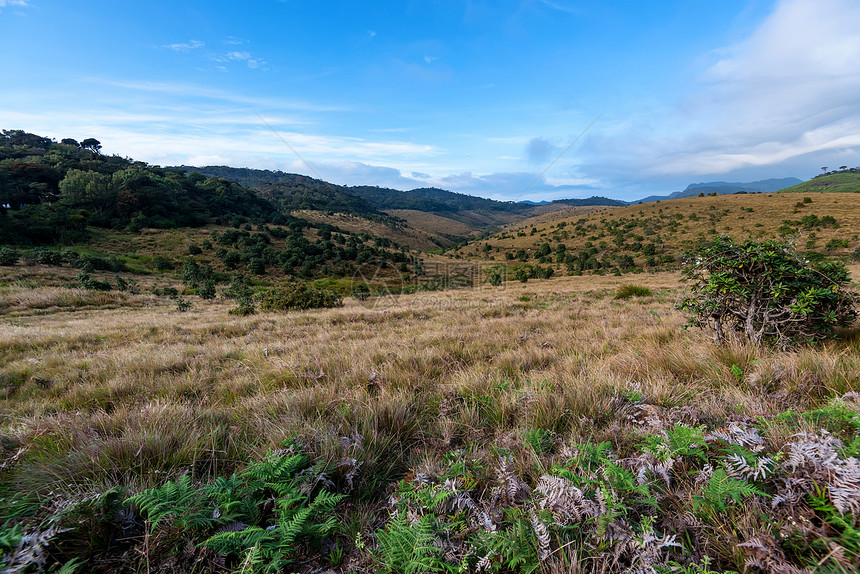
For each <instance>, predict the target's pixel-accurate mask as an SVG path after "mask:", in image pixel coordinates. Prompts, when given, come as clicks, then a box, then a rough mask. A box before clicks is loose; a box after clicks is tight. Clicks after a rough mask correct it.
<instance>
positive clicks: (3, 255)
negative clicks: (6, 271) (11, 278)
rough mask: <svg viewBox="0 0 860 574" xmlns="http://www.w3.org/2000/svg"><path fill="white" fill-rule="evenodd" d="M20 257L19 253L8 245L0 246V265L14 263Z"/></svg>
mask: <svg viewBox="0 0 860 574" xmlns="http://www.w3.org/2000/svg"><path fill="white" fill-rule="evenodd" d="M19 259H21V254H20V253H18V252H17V251H15V250H14V249H9V248H8V247H0V265H15V264H16V263H18V260H19Z"/></svg>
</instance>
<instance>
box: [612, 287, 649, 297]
mask: <svg viewBox="0 0 860 574" xmlns="http://www.w3.org/2000/svg"><path fill="white" fill-rule="evenodd" d="M652 294H653V293H651V290H650V289H648V288H647V287H642V286H641V285H631V284H627V285H621V286H620V287H619V288H618V290H617V291H616V292H615V299H629V298H631V297H650V296H651V295H652Z"/></svg>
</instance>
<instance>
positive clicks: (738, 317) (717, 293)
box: [679, 238, 857, 347]
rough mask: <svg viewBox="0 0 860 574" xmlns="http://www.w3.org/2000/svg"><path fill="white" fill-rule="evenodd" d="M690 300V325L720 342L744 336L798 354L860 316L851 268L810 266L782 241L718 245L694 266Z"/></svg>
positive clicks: (696, 255)
mask: <svg viewBox="0 0 860 574" xmlns="http://www.w3.org/2000/svg"><path fill="white" fill-rule="evenodd" d="M684 276H685V278H686V279H687V280H688V282H689V291H690V294H689V296H687V297H686V298H684V299H683V300H682V301H681V303H680V304H679V307H680V308H681V309H683V310H685V311H688V312H689V313H691V316H690V319H689V323H688V326H697V327H702V328H704V329H706V330H709V331H710V332H711V333H712V335H713V337H714V340H715V341H716V342H722V341H725V340H727V339H729V338H733V337H736V338H737V337H739V338H744V339H746V340H748V341H749V342H751V343H753V344H761V343H771V344H774V345H776V346H779V347H790V346H795V345H798V344H801V343H808V342H813V341H816V340H821V339H826V338H830V337H833V336H834V335H835V329H836V328H837V327H844V326H847V325H850V324H851V323H852V322H853V321H854V319H855V318H856V317H857V312H856V311H855V309H854V305H855V300H856V295H855V294H854V293H852V292H851V291H849V289H848V285H849V275H848V271H847V269H846V268H845V266H844V265H843V264H841V263H839V262H835V261H820V262H815V263H812V262H808V261H805V260H803V259H801V258H800V257H799V256H798V255H797V254H795V253H794V252H793V251H792V250H791V249H790V247H789V246H788V245H785V244H783V243H779V242H777V241H764V242H758V241H745V242H743V243H737V244H736V243H734V242H733V241H732V240H731V239H728V238H717V239H714V240H713V241H712V242H710V243H708V244H705V245H703V246H701V247H700V248H698V249H697V250H695V251H694V252H693V253H691V254H690V256H689V257H688V259H687V262H686V269H685V270H684Z"/></svg>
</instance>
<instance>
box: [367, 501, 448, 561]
mask: <svg viewBox="0 0 860 574" xmlns="http://www.w3.org/2000/svg"><path fill="white" fill-rule="evenodd" d="M434 519H435V517H433V516H432V515H425V516H422V517H421V518H419V519H418V520H416V521H415V522H413V523H411V524H410V523H409V519H408V518H407V517H406V514H405V513H401V514H400V515H399V516H397V517H395V518H394V519H392V520H391V521H390V522H389V523H388V526H387V527H386V529H385V530H377V531H376V534H375V535H376V541H377V543H378V544H379V555H378V558H379V560H380V561H381V562H382V565H383V566H384V567H385V570H386V571H387V572H397V573H402V574H414V573H416V572H448V571H451V570H452V567H451V565H449V564H446V563H445V562H444V561H443V560H442V558H441V556H440V553H439V550H438V549H437V548H436V547H435V546H434V545H433V541H434V540H435V535H434V533H433V520H434Z"/></svg>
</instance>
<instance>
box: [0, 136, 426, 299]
mask: <svg viewBox="0 0 860 574" xmlns="http://www.w3.org/2000/svg"><path fill="white" fill-rule="evenodd" d="M100 147H101V146H100V143H99V142H98V141H97V140H95V139H93V138H88V139H85V140H83V141H82V142H78V141H76V140H73V139H70V138H67V139H64V140H62V141H61V142H59V143H58V142H55V141H52V140H50V139H48V138H44V137H41V136H38V135H35V134H29V133H26V132H23V131H20V130H4V131H3V132H2V133H0V249H2V250H3V253H4V254H5V260H6V261H7V263H9V264H11V265H14V264H15V263H16V262H17V261H18V260H19V259H20V260H23V261H25V262H32V263H36V264H47V265H50V266H52V267H55V268H60V267H66V268H76V269H81V270H82V271H84V272H86V273H89V272H93V271H99V272H108V273H118V272H123V273H136V274H140V273H163V272H168V273H170V272H173V271H177V270H179V269H182V270H183V273H184V272H185V271H186V270H191V271H189V273H191V274H192V275H194V276H195V277H196V279H194V280H192V281H191V283H201V282H215V283H218V282H226V281H228V280H229V279H230V277H231V276H237V275H245V274H249V275H253V276H261V277H266V278H267V279H268V280H272V279H274V280H277V279H279V278H281V277H302V278H306V279H314V278H322V277H327V278H332V277H334V278H338V277H351V276H353V275H354V274H355V273H357V272H358V271H359V270H360V269H361V268H362V266H364V265H367V264H370V262H381V261H388V262H390V263H392V264H394V263H396V264H400V265H401V266H402V267H403V272H406V271H408V270H409V269H410V268H409V267H407V266H406V265H407V262H408V261H409V257H408V256H407V252H408V249H406V248H405V247H403V248H401V246H400V245H399V244H398V243H396V242H394V241H392V240H390V239H388V238H386V237H379V236H374V235H372V234H370V233H352V232H350V231H348V230H344V229H341V228H339V227H337V226H334V225H331V224H327V223H322V222H317V223H312V222H310V221H308V220H306V219H302V218H299V217H295V216H293V215H291V214H290V213H289V212H287V211H285V210H282V209H281V208H280V206H279V203H278V201H277V198H274V197H273V198H271V199H267V198H265V197H263V196H261V195H260V194H258V193H256V192H254V191H252V190H250V189H247V188H246V187H243V186H242V185H240V184H239V183H236V182H234V181H228V180H226V179H222V178H219V177H208V178H207V177H206V176H204V175H202V174H200V173H198V172H194V171H191V172H187V171H185V170H180V169H170V168H161V167H157V166H150V165H148V164H146V163H144V162H136V161H133V160H131V159H128V158H122V157H120V156H107V155H103V154H102V153H101V151H100ZM152 230H157V231H156V232H155V233H153V231H152ZM172 230H173V231H175V233H168V232H169V231H172ZM201 269H202V271H201Z"/></svg>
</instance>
